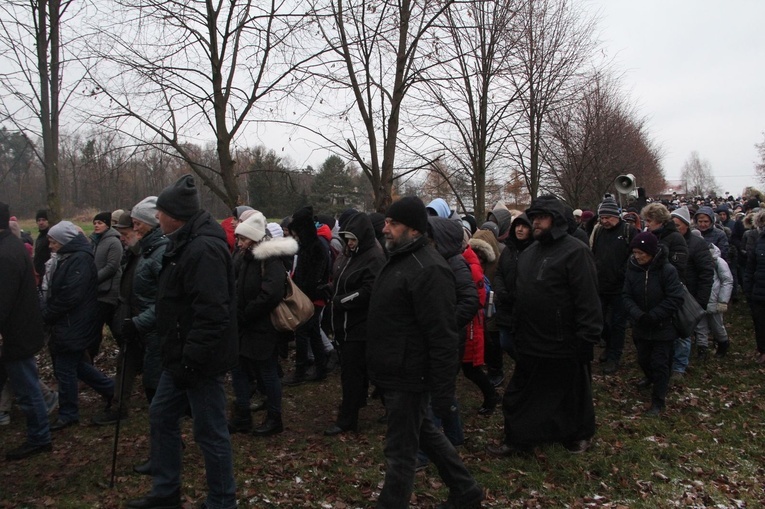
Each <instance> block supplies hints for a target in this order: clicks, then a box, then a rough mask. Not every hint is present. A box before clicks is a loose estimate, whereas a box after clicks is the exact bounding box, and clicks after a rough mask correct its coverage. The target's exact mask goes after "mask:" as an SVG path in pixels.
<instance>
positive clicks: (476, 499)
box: [436, 485, 484, 509]
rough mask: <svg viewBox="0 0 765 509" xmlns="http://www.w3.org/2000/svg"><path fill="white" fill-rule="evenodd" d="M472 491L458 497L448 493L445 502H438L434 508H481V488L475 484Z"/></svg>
mask: <svg viewBox="0 0 765 509" xmlns="http://www.w3.org/2000/svg"><path fill="white" fill-rule="evenodd" d="M472 491H473V492H472V493H471V492H468V493H465V494H463V495H461V496H459V497H457V496H453V495H452V494H451V493H449V498H448V499H447V500H446V502H444V503H442V504H440V505H439V506H438V507H437V508H436V509H481V502H482V501H483V499H484V493H483V488H481V487H480V486H478V485H476V487H475V489H474V490H472Z"/></svg>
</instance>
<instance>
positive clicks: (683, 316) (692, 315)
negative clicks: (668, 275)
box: [672, 285, 705, 338]
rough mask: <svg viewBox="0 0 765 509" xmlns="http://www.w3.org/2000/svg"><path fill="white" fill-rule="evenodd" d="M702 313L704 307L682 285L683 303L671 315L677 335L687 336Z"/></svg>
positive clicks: (697, 322)
mask: <svg viewBox="0 0 765 509" xmlns="http://www.w3.org/2000/svg"><path fill="white" fill-rule="evenodd" d="M704 313H705V311H704V308H702V307H701V306H700V305H699V303H698V301H696V298H695V297H694V296H693V295H691V292H689V291H688V288H686V286H685V285H683V304H682V306H680V308H679V309H678V310H677V311H675V314H674V315H673V316H672V325H674V326H675V331H676V332H677V335H678V337H681V338H687V337H689V336H690V335H691V333H693V330H694V329H695V328H696V326H697V325H698V324H699V322H700V321H701V318H702V317H703V316H704Z"/></svg>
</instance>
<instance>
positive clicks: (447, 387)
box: [367, 197, 483, 509]
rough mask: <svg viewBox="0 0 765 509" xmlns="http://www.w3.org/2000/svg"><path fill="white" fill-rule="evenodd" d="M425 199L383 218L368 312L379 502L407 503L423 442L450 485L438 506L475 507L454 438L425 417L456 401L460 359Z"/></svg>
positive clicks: (450, 409)
mask: <svg viewBox="0 0 765 509" xmlns="http://www.w3.org/2000/svg"><path fill="white" fill-rule="evenodd" d="M427 227H428V219H427V212H426V211H425V204H423V203H422V200H420V199H419V198H416V197H405V198H402V199H400V200H398V201H397V202H395V203H394V204H392V205H391V206H390V208H389V209H388V212H387V214H386V218H385V227H384V228H383V232H384V233H385V241H386V247H387V248H388V251H389V254H390V258H389V260H388V262H387V263H386V264H385V266H384V267H383V268H382V270H381V271H380V273H379V275H378V276H377V279H376V280H375V283H374V286H373V287H372V296H371V299H370V303H369V314H368V315H367V366H368V370H369V371H368V372H369V378H370V380H371V381H372V382H373V383H374V384H375V385H376V386H377V387H378V388H380V389H381V390H382V391H383V398H384V401H385V408H386V411H387V425H388V428H387V430H386V434H385V459H386V463H387V466H386V471H385V483H384V484H383V488H382V490H381V492H380V497H379V498H378V500H377V507H378V509H382V508H391V509H400V508H406V507H409V499H410V496H411V494H412V489H413V486H414V474H415V465H416V463H417V450H418V449H422V451H423V452H425V454H427V455H428V457H429V458H430V460H431V461H432V462H433V464H434V465H435V466H436V468H438V473H439V475H440V476H441V478H442V479H443V480H444V483H445V484H446V485H447V486H448V487H449V499H448V501H447V502H446V503H445V505H443V506H441V507H460V508H465V509H467V508H479V507H480V506H481V500H483V490H482V489H481V487H480V486H479V485H478V484H477V483H476V482H475V480H474V479H473V477H472V476H471V475H470V473H469V472H468V471H467V469H466V468H465V465H464V464H463V463H462V460H461V459H460V457H459V454H457V451H456V450H455V449H454V446H453V445H452V444H451V443H450V442H449V440H448V439H447V438H446V437H445V436H444V434H443V433H441V431H439V430H438V428H436V427H435V425H434V424H433V421H432V420H431V418H430V417H429V412H428V407H429V406H430V405H432V409H433V413H434V414H435V415H436V416H437V417H440V418H442V419H444V418H449V417H450V416H451V414H453V413H454V412H456V411H457V409H456V407H455V406H453V402H454V388H455V379H456V375H457V369H458V367H459V359H458V348H457V341H458V334H457V324H456V320H455V305H456V290H455V287H454V276H453V274H452V270H451V268H449V265H448V264H447V263H446V260H444V259H443V257H442V256H441V255H440V254H438V252H437V251H436V250H435V248H434V247H433V246H431V245H429V244H428V239H427V238H426V237H425V235H424V233H425V231H426V230H427Z"/></svg>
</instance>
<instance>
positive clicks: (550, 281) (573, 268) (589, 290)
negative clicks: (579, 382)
mask: <svg viewBox="0 0 765 509" xmlns="http://www.w3.org/2000/svg"><path fill="white" fill-rule="evenodd" d="M530 212H533V213H545V214H550V215H552V217H553V227H552V230H551V232H550V234H549V235H548V236H547V237H546V238H544V239H541V240H537V241H535V242H534V243H533V244H531V245H530V246H529V247H528V248H526V249H525V250H524V251H523V252H522V253H521V254H520V255H519V256H518V270H517V277H516V283H517V286H516V299H515V308H514V321H515V322H516V326H515V331H516V336H515V341H516V346H517V351H518V353H519V354H525V355H530V356H535V357H546V358H558V359H570V358H575V359H579V360H581V361H583V362H584V361H588V360H591V358H592V348H593V345H594V344H596V343H598V341H599V340H600V334H601V331H602V328H603V314H602V310H601V306H600V298H599V297H598V277H597V271H596V269H595V260H594V259H593V257H592V252H591V251H590V248H589V247H588V246H587V245H585V244H583V243H582V242H581V241H579V240H577V239H575V238H574V237H572V236H571V235H569V234H568V223H567V221H566V218H565V216H564V211H563V204H562V203H561V202H560V201H559V200H558V199H556V198H554V197H548V196H541V197H539V198H537V199H536V200H535V201H534V202H533V203H532V205H531V208H530V209H529V210H527V211H526V215H527V216H528V215H529V213H530Z"/></svg>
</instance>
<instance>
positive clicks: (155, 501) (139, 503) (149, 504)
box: [125, 491, 181, 509]
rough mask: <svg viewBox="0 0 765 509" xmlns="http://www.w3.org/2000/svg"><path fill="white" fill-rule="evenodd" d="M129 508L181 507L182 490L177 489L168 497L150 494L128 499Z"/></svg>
mask: <svg viewBox="0 0 765 509" xmlns="http://www.w3.org/2000/svg"><path fill="white" fill-rule="evenodd" d="M125 507H126V508H127V509H180V508H181V492H180V491H176V492H175V493H173V494H172V495H168V496H166V497H155V496H152V495H148V496H145V497H141V498H135V499H133V500H128V501H127V503H126V504H125Z"/></svg>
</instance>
